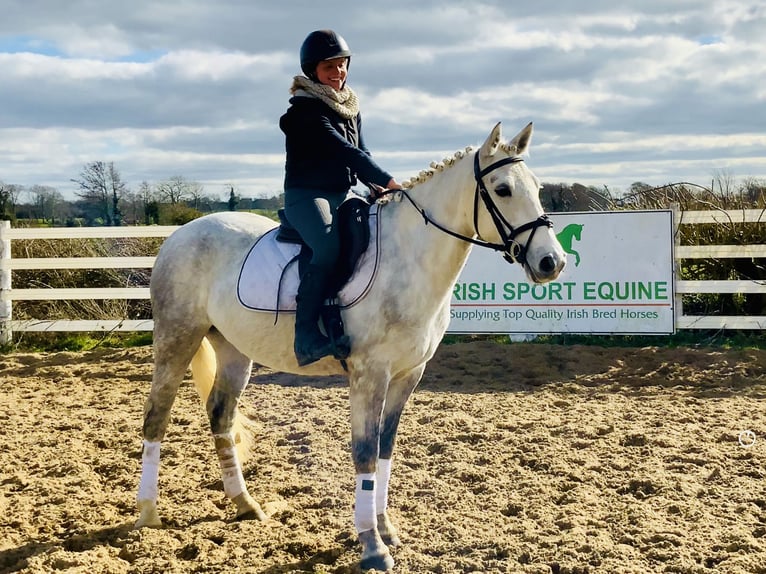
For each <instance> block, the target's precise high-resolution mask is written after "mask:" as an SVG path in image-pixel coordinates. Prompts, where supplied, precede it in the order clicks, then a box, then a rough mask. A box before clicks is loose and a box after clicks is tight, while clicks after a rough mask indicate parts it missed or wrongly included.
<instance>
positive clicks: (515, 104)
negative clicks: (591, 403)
mask: <svg viewBox="0 0 766 574" xmlns="http://www.w3.org/2000/svg"><path fill="white" fill-rule="evenodd" d="M765 24H766V7H764V6H760V5H757V4H751V5H748V4H746V3H741V2H738V1H735V0H717V1H716V2H713V1H712V0H704V1H698V0H694V1H692V0H679V1H677V2H673V3H668V2H666V1H664V0H662V1H660V0H646V1H642V2H639V1H638V0H634V1H630V2H620V3H615V2H607V1H605V0H594V1H593V2H589V3H586V4H583V3H561V2H554V1H552V0H541V1H539V2H535V3H527V4H518V3H509V2H506V1H501V0H484V1H481V2H475V3H471V4H465V3H460V2H454V1H446V2H445V1H441V2H438V3H437V2H434V1H432V0H425V1H424V2H420V3H418V5H417V6H414V5H413V4H412V3H411V2H404V1H403V0H390V1H387V2H385V3H381V2H372V3H348V2H341V1H340V0H328V1H327V2H323V3H321V5H320V4H317V3H315V2H308V1H298V2H290V3H272V2H268V3H267V2H263V1H256V2H245V1H243V0H222V1H221V2H217V3H210V2H203V1H202V0H186V1H185V2H183V3H180V2H172V3H162V2H153V1H152V2H150V1H148V0H136V1H134V2H133V3H131V4H130V5H124V6H123V5H120V6H118V5H116V4H114V3H107V2H102V3H93V2H91V1H89V0H71V1H69V2H66V3H62V2H58V1H57V0H24V1H22V0H10V3H9V6H7V7H5V8H4V13H3V18H2V20H0V75H1V76H0V77H2V78H3V87H2V90H0V181H4V182H7V183H17V184H22V185H28V186H29V185H34V184H43V185H51V186H54V187H58V188H59V189H60V191H62V192H63V193H65V195H68V194H71V191H72V190H73V185H72V184H71V182H70V180H71V179H72V178H74V177H76V176H77V174H78V173H79V170H80V169H81V168H82V166H83V165H84V164H85V163H87V162H90V161H96V160H104V161H114V162H115V165H116V166H117V167H118V169H119V170H120V171H121V173H122V174H123V176H124V178H125V179H126V180H127V181H128V183H129V185H130V186H132V187H137V186H138V185H139V184H140V182H141V181H144V180H146V181H149V182H153V181H159V180H161V179H164V178H167V177H169V176H171V175H183V176H184V177H186V178H187V179H194V180H197V181H199V182H201V183H203V184H204V185H205V186H206V190H207V191H208V192H210V193H218V192H219V190H220V189H222V188H223V186H224V185H227V184H234V185H236V186H237V187H238V189H239V190H240V192H241V193H243V194H244V195H257V194H272V193H274V192H276V191H278V190H279V189H280V187H281V179H282V169H283V165H284V158H283V147H284V143H283V136H282V134H281V132H280V131H279V128H278V120H279V116H280V115H281V114H282V113H284V110H285V109H286V107H287V105H288V97H289V94H288V88H289V85H290V83H291V79H292V76H293V75H295V74H296V73H298V72H299V65H298V49H299V46H300V43H301V41H302V40H303V38H304V37H305V35H306V34H307V33H308V32H309V31H311V30H313V29H318V28H325V27H331V28H335V29H336V30H338V31H339V32H340V33H341V34H342V35H343V36H344V37H345V38H346V39H347V40H348V42H349V44H350V45H351V48H352V51H353V53H354V56H353V58H352V64H351V68H350V78H349V83H350V85H351V86H352V87H353V88H354V89H355V90H356V91H357V92H358V93H359V95H360V98H361V101H362V110H363V117H364V126H365V139H366V141H367V143H368V145H369V146H370V148H371V149H372V151H373V153H374V155H375V156H376V158H378V159H379V160H380V161H381V163H382V164H383V165H384V167H386V168H387V169H389V171H392V172H393V173H395V175H396V176H397V177H398V178H399V179H406V178H408V177H410V176H412V175H414V174H416V173H417V172H418V171H419V170H420V169H423V168H425V167H426V166H427V165H428V164H429V163H430V161H432V160H438V159H441V158H442V157H444V156H445V155H449V154H451V153H452V152H454V151H455V150H457V149H462V148H463V147H465V146H467V145H472V144H477V143H481V141H483V139H484V138H485V137H486V136H487V134H488V133H489V130H490V129H491V127H492V126H493V125H494V124H495V123H496V122H497V121H502V122H503V124H504V127H505V130H506V135H509V134H511V133H515V132H516V131H518V130H519V129H521V127H523V126H524V125H525V124H526V123H527V122H528V121H534V122H535V138H534V142H533V145H532V149H531V154H532V156H531V158H530V161H529V163H530V166H531V167H532V168H533V169H534V170H535V171H536V172H537V174H538V175H539V176H540V177H541V178H542V179H544V180H545V179H546V177H550V178H555V179H554V180H555V181H557V182H558V181H567V182H574V181H579V182H581V183H585V184H589V185H607V186H609V187H610V189H613V190H614V189H617V188H622V189H626V188H627V187H629V185H630V184H631V183H632V182H634V181H645V182H647V183H650V184H658V185H659V184H664V183H668V182H670V181H677V180H681V179H687V180H688V179H692V180H697V181H700V182H704V181H707V179H708V178H709V177H710V174H711V172H712V171H713V170H715V169H721V168H725V169H731V170H732V171H734V172H735V173H736V175H738V176H740V177H746V176H753V177H758V178H766V165H764V160H763V159H761V158H762V156H763V153H762V149H763V143H764V142H763V139H762V134H764V133H765V132H766V130H764V128H765V127H766V125H765V121H764V119H763V117H764V114H763V110H764V109H765V107H764V103H765V100H766V88H764V86H766V40H764V38H763V29H764V28H766V26H765Z"/></svg>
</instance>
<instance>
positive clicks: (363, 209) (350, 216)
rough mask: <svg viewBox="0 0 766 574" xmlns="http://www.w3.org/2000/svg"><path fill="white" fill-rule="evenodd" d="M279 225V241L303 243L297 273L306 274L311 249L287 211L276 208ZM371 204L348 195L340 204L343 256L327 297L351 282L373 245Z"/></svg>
mask: <svg viewBox="0 0 766 574" xmlns="http://www.w3.org/2000/svg"><path fill="white" fill-rule="evenodd" d="M277 216H278V217H279V228H278V229H277V236H276V240H277V241H279V242H281V243H295V244H297V245H300V246H301V250H300V252H299V253H298V255H297V260H298V273H299V275H300V276H301V277H303V270H304V269H305V267H306V265H308V264H309V262H310V261H311V255H312V253H311V248H310V247H309V246H308V245H306V244H305V243H304V242H303V239H301V236H300V234H299V233H298V232H297V231H296V229H295V228H294V227H293V226H292V225H291V224H290V222H289V221H288V220H287V217H286V216H285V210H284V209H280V210H279V211H277ZM369 216H370V204H369V203H367V201H365V200H364V199H362V198H361V197H349V198H348V199H346V200H345V201H344V202H343V203H341V205H340V207H338V217H337V224H338V229H339V232H340V256H339V257H338V262H337V264H336V265H335V269H334V271H333V274H332V280H331V281H330V285H329V286H328V289H327V291H328V292H327V294H326V297H327V298H333V299H334V298H336V297H337V293H338V291H340V290H341V288H342V287H343V286H344V285H345V284H346V283H347V282H348V280H349V279H350V278H351V275H352V274H353V273H354V269H355V268H356V264H357V263H358V261H359V258H360V257H361V256H362V254H363V253H364V252H365V251H367V247H368V246H369V244H370V226H369V223H368V219H369Z"/></svg>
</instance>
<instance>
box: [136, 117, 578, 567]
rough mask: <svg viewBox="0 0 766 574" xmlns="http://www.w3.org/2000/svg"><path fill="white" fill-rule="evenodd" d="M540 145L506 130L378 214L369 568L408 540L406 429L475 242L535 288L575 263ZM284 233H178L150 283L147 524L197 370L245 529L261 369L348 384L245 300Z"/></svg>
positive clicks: (368, 310)
mask: <svg viewBox="0 0 766 574" xmlns="http://www.w3.org/2000/svg"><path fill="white" fill-rule="evenodd" d="M531 136H532V124H531V123H530V124H529V125H528V126H527V127H526V128H524V129H523V130H522V131H521V132H519V134H518V135H516V137H514V138H513V139H512V140H511V141H504V140H503V138H502V133H501V128H500V124H498V125H497V126H495V128H494V129H493V130H492V132H491V133H490V135H489V137H488V138H487V140H486V142H485V143H484V144H483V145H482V146H481V147H480V148H479V149H478V150H473V149H471V148H468V149H467V150H466V151H465V152H458V153H457V154H455V155H454V156H453V157H450V158H447V159H445V160H444V161H443V162H440V163H434V164H432V165H431V167H432V169H430V170H426V171H423V172H421V173H420V175H419V176H418V177H417V178H416V179H415V180H414V181H410V182H406V184H405V188H406V190H405V191H404V192H398V193H397V194H396V197H397V199H399V201H389V202H388V203H386V204H385V205H383V206H381V209H380V213H379V215H378V217H380V218H382V220H381V228H382V230H383V231H382V233H383V236H382V240H381V242H380V249H381V253H380V258H379V259H380V263H379V269H378V271H377V275H376V278H375V281H374V283H373V284H372V286H371V287H370V289H369V291H368V293H367V294H366V296H365V298H364V299H363V300H361V301H360V302H358V303H357V304H355V305H353V306H351V307H349V308H347V309H345V310H344V311H343V321H344V323H345V326H346V332H347V333H348V335H349V336H350V338H351V347H352V352H351V355H350V356H349V357H348V360H347V363H348V373H347V375H348V383H349V395H350V403H351V439H352V457H353V461H354V468H355V471H356V499H355V509H354V524H355V526H356V530H357V532H358V535H359V540H360V542H361V545H362V560H361V567H362V568H363V569H367V568H376V569H378V570H388V569H390V568H392V567H393V563H394V562H393V559H392V558H391V554H390V553H389V550H388V547H387V545H391V546H396V545H398V544H399V543H400V541H399V537H398V536H397V532H396V529H395V528H394V526H393V525H392V523H391V521H390V520H389V517H388V514H387V512H386V505H387V498H388V485H389V478H390V473H391V455H392V452H393V449H394V441H395V438H396V431H397V427H398V425H399V418H400V415H401V413H402V409H403V408H404V405H405V403H406V402H407V399H408V398H409V396H410V394H411V393H412V391H413V390H414V389H415V386H416V385H417V383H418V381H420V378H421V376H422V375H423V370H424V369H425V366H426V363H427V362H428V360H429V359H431V357H432V356H433V355H434V352H435V351H436V348H437V346H438V345H439V342H440V341H441V339H442V336H443V335H444V332H445V331H446V329H447V325H448V323H449V318H450V314H449V311H450V298H451V293H452V288H453V286H454V284H455V282H456V281H457V279H458V275H459V273H460V271H461V269H462V268H463V265H464V264H465V262H466V259H467V257H468V255H469V253H470V251H471V249H472V247H473V245H475V244H479V245H482V246H485V247H490V248H493V249H495V250H497V251H500V252H501V253H503V255H504V257H505V258H506V259H507V260H509V261H510V262H517V263H519V264H521V265H523V266H524V269H525V270H526V274H527V276H528V278H529V279H530V280H532V281H534V282H537V283H544V282H547V281H552V280H554V279H556V277H558V275H559V273H560V272H561V270H562V268H563V267H564V263H565V255H564V253H563V251H562V249H561V246H560V244H559V242H558V241H557V239H556V236H555V235H554V233H553V230H552V229H551V226H550V222H549V221H548V219H547V217H546V216H545V214H544V213H543V209H542V207H541V205H540V201H539V199H538V190H539V187H540V183H539V181H538V179H537V178H536V177H535V176H534V175H533V174H532V172H531V171H530V170H529V168H528V167H527V165H526V164H525V163H524V162H523V161H522V158H521V155H522V154H523V153H524V152H525V151H526V150H527V147H528V146H529V142H530V139H531ZM426 221H427V222H428V224H424V223H425V222H426ZM275 225H276V224H275V223H274V222H273V221H271V220H270V219H267V218H265V217H261V216H258V215H254V214H250V213H217V214H213V215H208V216H206V217H202V218H200V219H197V220H195V221H192V222H190V223H188V224H186V225H184V226H182V227H181V228H179V229H178V230H177V231H175V232H174V233H173V234H172V235H171V236H170V237H169V238H168V239H167V240H166V241H165V242H164V244H163V246H162V248H161V250H160V253H159V255H158V257H157V260H156V263H155V266H154V269H153V271H152V278H151V297H152V305H153V313H154V361H155V370H154V376H153V379H152V386H151V391H150V394H149V397H148V399H147V401H146V406H145V411H144V413H145V417H144V426H143V437H144V450H143V456H142V473H141V482H140V485H139V491H138V508H139V511H140V517H139V519H138V522H137V524H136V526H137V527H141V526H160V525H161V522H160V518H159V515H158V513H157V495H158V486H157V485H158V480H159V460H160V441H161V440H162V439H163V437H164V436H165V431H166V429H167V426H168V421H169V418H170V409H171V406H172V404H173V400H174V398H175V396H176V392H177V391H178V387H179V385H180V383H181V381H182V379H183V377H184V373H185V371H186V369H187V367H188V366H189V365H190V364H191V367H192V374H193V377H194V381H195V385H196V386H197V389H198V391H199V393H200V396H201V398H202V401H203V404H205V405H206V408H207V414H208V417H209V419H210V427H211V430H212V433H213V437H214V442H215V448H216V452H217V454H218V459H219V463H220V467H221V472H222V475H223V486H224V491H225V493H226V495H227V497H229V498H231V499H232V500H233V502H234V503H235V505H236V509H237V511H236V517H237V518H240V519H244V518H255V519H259V520H265V519H266V516H265V514H264V513H263V511H262V510H261V508H260V506H259V505H258V503H257V502H256V501H255V500H253V498H252V497H251V496H250V494H248V491H247V487H246V485H245V481H244V478H243V476H242V469H241V462H242V460H243V459H244V456H245V455H246V450H245V449H244V448H242V447H243V446H244V444H245V442H244V441H241V439H242V438H243V437H244V433H243V432H242V430H241V429H242V425H241V422H242V419H243V415H241V414H240V412H239V411H238V409H237V401H238V398H239V397H240V395H241V393H242V391H243V390H244V388H245V386H246V385H247V383H248V380H249V378H250V372H251V367H252V364H253V361H255V362H256V363H258V364H261V365H264V366H267V367H269V368H271V369H274V370H277V371H284V372H290V373H297V374H303V375H309V376H317V375H338V374H344V371H343V369H342V367H341V365H340V363H339V362H338V361H336V360H334V359H333V358H331V357H328V358H325V359H322V360H321V361H319V362H317V363H314V364H311V365H308V366H306V367H303V368H301V367H298V364H297V362H296V360H295V356H294V354H293V336H294V315H292V314H289V313H285V314H280V316H279V320H278V321H277V322H276V324H275V321H274V314H273V313H267V312H258V311H251V310H248V309H245V308H244V307H243V306H242V305H241V304H240V303H239V302H238V299H237V278H238V275H239V269H240V266H241V265H242V262H243V260H244V257H245V255H246V254H247V252H248V251H249V250H250V248H251V247H252V245H253V243H254V242H255V241H256V240H257V239H258V238H259V237H260V236H261V235H262V234H263V233H265V232H267V231H268V230H270V229H272V228H273V227H274V226H275ZM500 261H501V259H499V258H498V262H500Z"/></svg>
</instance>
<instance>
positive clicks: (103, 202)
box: [72, 161, 127, 225]
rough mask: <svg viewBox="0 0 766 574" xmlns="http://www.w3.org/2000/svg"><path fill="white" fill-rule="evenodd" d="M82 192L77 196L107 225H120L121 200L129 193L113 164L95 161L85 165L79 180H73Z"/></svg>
mask: <svg viewBox="0 0 766 574" xmlns="http://www.w3.org/2000/svg"><path fill="white" fill-rule="evenodd" d="M72 182H74V183H76V184H77V185H78V186H79V188H80V191H79V192H77V195H78V196H79V197H81V198H82V199H83V200H84V201H85V202H87V203H89V204H91V205H92V206H93V207H94V208H96V210H97V212H98V213H99V215H100V217H102V218H103V220H104V222H105V223H106V224H107V225H120V222H121V220H122V213H121V212H120V205H119V204H120V200H121V199H122V197H123V196H124V195H125V193H126V192H127V185H126V184H125V182H123V181H122V177H121V176H120V172H119V171H117V168H115V167H114V163H113V162H109V163H106V162H103V161H94V162H91V163H87V164H85V166H83V169H82V171H81V172H80V177H79V179H73V180H72Z"/></svg>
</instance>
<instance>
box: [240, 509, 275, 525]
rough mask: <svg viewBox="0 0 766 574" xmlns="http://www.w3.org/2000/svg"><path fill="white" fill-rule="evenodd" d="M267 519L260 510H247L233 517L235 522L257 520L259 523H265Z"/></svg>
mask: <svg viewBox="0 0 766 574" xmlns="http://www.w3.org/2000/svg"><path fill="white" fill-rule="evenodd" d="M268 519H269V517H268V516H266V514H265V513H264V512H263V510H261V509H260V508H258V509H256V510H248V511H247V512H243V513H242V514H237V516H235V517H234V520H236V521H237V522H241V521H243V520H258V521H259V522H266V521H267V520H268Z"/></svg>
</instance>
